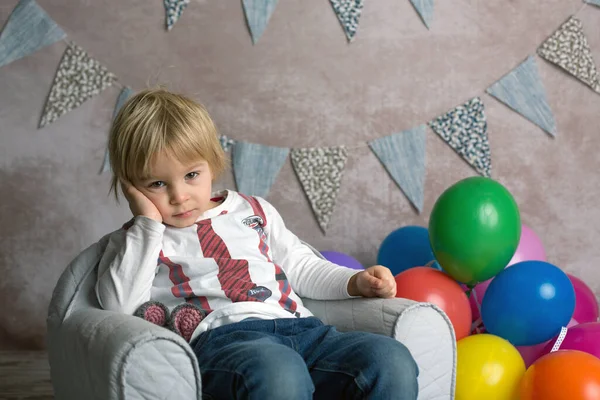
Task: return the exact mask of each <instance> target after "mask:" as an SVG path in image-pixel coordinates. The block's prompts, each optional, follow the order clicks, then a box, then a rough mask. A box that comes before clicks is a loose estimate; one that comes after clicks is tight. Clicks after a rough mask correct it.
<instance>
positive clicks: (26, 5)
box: [0, 0, 67, 67]
mask: <svg viewBox="0 0 600 400" xmlns="http://www.w3.org/2000/svg"><path fill="white" fill-rule="evenodd" d="M66 36H67V34H66V33H65V32H63V30H62V29H60V27H59V26H58V25H56V22H54V20H52V18H50V17H49V16H48V14H46V12H45V11H44V10H43V9H42V8H41V7H40V6H39V5H38V4H37V3H36V2H35V1H34V0H21V1H20V2H19V4H17V6H16V7H15V8H14V10H13V11H12V13H11V14H10V16H9V17H8V21H7V22H6V25H5V26H4V29H3V30H2V33H1V34H0V67H2V66H4V65H7V64H9V63H11V62H13V61H15V60H18V59H20V58H23V57H26V56H28V55H30V54H32V53H35V52H36V51H38V50H40V49H41V48H43V47H46V46H49V45H51V44H52V43H56V42H58V41H59V40H62V39H64V38H65V37H66Z"/></svg>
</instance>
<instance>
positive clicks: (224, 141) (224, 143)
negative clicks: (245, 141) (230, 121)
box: [219, 135, 235, 153]
mask: <svg viewBox="0 0 600 400" xmlns="http://www.w3.org/2000/svg"><path fill="white" fill-rule="evenodd" d="M219 142H221V147H222V148H223V151H224V152H225V153H227V152H228V151H229V150H230V149H231V147H233V145H235V140H233V139H230V138H229V137H228V136H225V135H221V136H219Z"/></svg>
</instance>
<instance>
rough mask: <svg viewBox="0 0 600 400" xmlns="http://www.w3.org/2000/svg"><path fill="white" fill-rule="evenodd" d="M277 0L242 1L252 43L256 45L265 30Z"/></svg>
mask: <svg viewBox="0 0 600 400" xmlns="http://www.w3.org/2000/svg"><path fill="white" fill-rule="evenodd" d="M277 1H278V0H243V5H244V14H246V22H247V23H248V28H249V29H250V35H251V36H252V43H253V44H256V43H258V40H259V39H260V37H261V36H262V34H263V33H264V32H265V29H267V24H268V23H269V19H271V15H273V11H275V7H276V6H277Z"/></svg>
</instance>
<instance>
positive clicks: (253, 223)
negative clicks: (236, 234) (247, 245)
mask: <svg viewBox="0 0 600 400" xmlns="http://www.w3.org/2000/svg"><path fill="white" fill-rule="evenodd" d="M242 223H243V224H244V225H246V226H247V227H249V228H252V229H254V230H255V231H256V232H258V234H259V235H260V237H261V239H264V238H265V231H264V229H263V225H264V221H263V219H262V218H261V217H260V216H258V215H251V216H250V217H246V218H244V219H243V220H242Z"/></svg>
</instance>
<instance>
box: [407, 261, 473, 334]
mask: <svg viewBox="0 0 600 400" xmlns="http://www.w3.org/2000/svg"><path fill="white" fill-rule="evenodd" d="M395 279H396V297H403V298H405V299H411V300H415V301H420V302H427V303H432V304H435V305H436V306H438V307H439V308H441V309H442V310H443V311H444V312H445V313H446V315H447V316H448V318H450V322H452V325H453V326H454V332H455V333H456V340H460V339H462V338H464V337H466V336H469V333H470V331H471V306H470V305H469V299H468V298H467V295H466V294H465V292H464V291H463V289H462V288H461V287H460V285H459V284H458V283H457V282H456V281H455V280H454V279H452V278H451V277H450V276H449V275H446V274H445V273H443V272H442V271H438V270H436V269H433V268H429V267H414V268H409V269H407V270H405V271H402V272H401V273H399V274H398V275H396V277H395Z"/></svg>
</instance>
